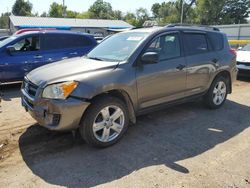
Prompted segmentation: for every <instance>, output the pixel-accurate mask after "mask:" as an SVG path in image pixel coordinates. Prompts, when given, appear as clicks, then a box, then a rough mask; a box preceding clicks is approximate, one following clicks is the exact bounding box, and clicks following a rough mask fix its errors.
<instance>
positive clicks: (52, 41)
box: [44, 34, 92, 50]
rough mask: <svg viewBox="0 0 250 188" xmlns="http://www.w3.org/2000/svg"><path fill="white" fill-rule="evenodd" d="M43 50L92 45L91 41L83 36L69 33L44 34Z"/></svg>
mask: <svg viewBox="0 0 250 188" xmlns="http://www.w3.org/2000/svg"><path fill="white" fill-rule="evenodd" d="M44 38H45V50H56V49H66V48H79V47H84V46H90V45H92V41H91V40H90V39H88V38H87V37H84V36H79V35H70V34H49V35H45V36H44Z"/></svg>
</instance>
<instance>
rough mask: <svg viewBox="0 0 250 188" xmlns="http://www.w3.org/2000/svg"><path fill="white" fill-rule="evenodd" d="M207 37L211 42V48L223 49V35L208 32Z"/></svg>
mask: <svg viewBox="0 0 250 188" xmlns="http://www.w3.org/2000/svg"><path fill="white" fill-rule="evenodd" d="M209 39H210V41H211V42H212V45H213V49H214V50H216V51H219V50H222V49H223V36H222V34H220V33H210V34H209Z"/></svg>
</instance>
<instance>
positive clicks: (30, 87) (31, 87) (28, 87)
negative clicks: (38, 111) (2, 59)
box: [23, 79, 38, 97]
mask: <svg viewBox="0 0 250 188" xmlns="http://www.w3.org/2000/svg"><path fill="white" fill-rule="evenodd" d="M23 89H24V90H25V91H26V93H27V94H29V95H30V96H31V97H35V96H36V92H37V89H38V86H37V85H35V84H33V83H32V82H30V81H28V80H27V79H24V82H23Z"/></svg>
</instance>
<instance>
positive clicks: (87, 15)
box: [76, 12, 91, 19]
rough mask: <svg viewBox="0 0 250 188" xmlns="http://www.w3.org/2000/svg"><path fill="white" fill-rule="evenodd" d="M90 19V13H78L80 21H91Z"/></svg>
mask: <svg viewBox="0 0 250 188" xmlns="http://www.w3.org/2000/svg"><path fill="white" fill-rule="evenodd" d="M90 17H91V16H90V13H89V12H83V13H78V15H77V16H76V18H79V19H89V18H90Z"/></svg>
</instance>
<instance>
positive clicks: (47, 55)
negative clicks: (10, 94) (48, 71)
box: [0, 31, 97, 83]
mask: <svg viewBox="0 0 250 188" xmlns="http://www.w3.org/2000/svg"><path fill="white" fill-rule="evenodd" d="M96 45H97V42H96V40H95V39H94V37H93V36H91V35H89V34H83V33H75V32H66V31H38V32H34V31H32V32H26V33H23V34H20V35H13V36H11V37H9V38H7V39H5V40H4V41H2V42H1V43H0V83H4V82H15V81H21V80H23V77H24V75H26V74H27V73H28V72H30V71H31V70H33V69H35V68H37V67H40V66H42V65H46V64H49V63H53V62H56V61H59V60H63V59H67V58H73V57H78V56H83V55H85V54H86V53H87V52H89V51H90V50H91V49H93V48H94V47H95V46H96Z"/></svg>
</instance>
